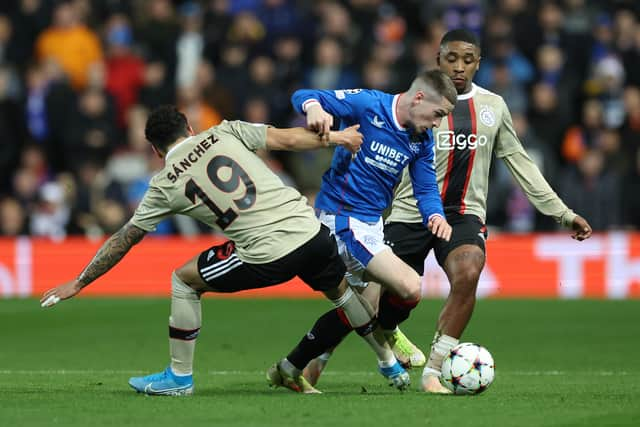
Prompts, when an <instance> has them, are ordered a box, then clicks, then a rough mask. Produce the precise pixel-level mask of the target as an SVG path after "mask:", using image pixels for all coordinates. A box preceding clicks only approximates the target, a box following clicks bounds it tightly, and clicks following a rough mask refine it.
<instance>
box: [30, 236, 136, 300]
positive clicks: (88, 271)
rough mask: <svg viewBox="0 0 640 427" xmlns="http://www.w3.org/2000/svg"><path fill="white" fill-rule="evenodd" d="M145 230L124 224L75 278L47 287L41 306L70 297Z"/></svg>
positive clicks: (99, 273)
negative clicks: (53, 286) (50, 287)
mask: <svg viewBox="0 0 640 427" xmlns="http://www.w3.org/2000/svg"><path fill="white" fill-rule="evenodd" d="M146 233H147V232H146V231H144V230H142V229H140V228H138V227H136V226H135V225H133V224H131V223H127V224H125V225H124V226H123V227H122V228H121V229H120V230H118V231H117V232H116V233H114V234H113V235H112V236H111V237H109V239H108V240H107V241H106V242H104V244H103V245H102V246H101V247H100V249H99V250H98V252H97V253H96V255H95V256H94V257H93V259H92V260H91V262H90V263H89V264H88V265H87V266H86V267H85V268H84V270H82V273H80V275H79V276H78V278H77V279H74V280H71V281H69V282H66V283H63V284H62V285H59V286H57V287H55V288H52V289H49V290H48V291H47V292H45V294H44V295H43V296H42V299H41V300H40V302H41V303H42V305H43V306H51V305H54V304H56V303H57V302H58V301H60V300H64V299H67V298H71V297H73V296H74V295H76V294H77V293H78V292H80V290H82V288H84V287H85V286H87V285H89V284H90V283H91V282H93V281H94V280H96V279H97V278H98V277H100V276H102V275H103V274H104V273H106V272H107V271H109V270H111V268H112V267H113V266H115V265H116V264H117V263H118V262H120V260H121V259H122V258H123V257H124V256H125V255H126V253H127V252H129V249H131V248H132V247H133V245H135V244H136V243H138V242H139V241H140V240H142V238H143V237H144V236H145V234H146Z"/></svg>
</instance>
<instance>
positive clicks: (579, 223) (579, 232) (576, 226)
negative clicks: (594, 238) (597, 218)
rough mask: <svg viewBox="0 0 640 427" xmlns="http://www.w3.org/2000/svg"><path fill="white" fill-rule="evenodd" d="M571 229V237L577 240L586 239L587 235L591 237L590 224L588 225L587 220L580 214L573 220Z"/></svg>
mask: <svg viewBox="0 0 640 427" xmlns="http://www.w3.org/2000/svg"><path fill="white" fill-rule="evenodd" d="M571 229H572V230H573V231H574V233H573V235H572V236H571V238H572V239H575V240H577V241H579V242H581V241H583V240H585V239H588V238H589V237H591V233H593V230H591V226H590V225H589V223H588V222H587V220H586V219H584V218H582V217H581V216H580V215H578V216H576V217H575V219H574V220H573V224H571Z"/></svg>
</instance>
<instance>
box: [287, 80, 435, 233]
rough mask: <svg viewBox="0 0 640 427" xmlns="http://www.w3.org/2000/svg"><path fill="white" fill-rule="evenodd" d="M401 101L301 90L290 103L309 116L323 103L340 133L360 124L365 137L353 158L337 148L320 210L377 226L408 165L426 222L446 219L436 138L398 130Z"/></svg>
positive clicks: (354, 92) (367, 93) (370, 93)
mask: <svg viewBox="0 0 640 427" xmlns="http://www.w3.org/2000/svg"><path fill="white" fill-rule="evenodd" d="M401 96H403V95H402V94H399V95H391V94H387V93H384V92H380V91H377V90H365V89H349V90H336V91H330V90H309V89H302V90H298V91H296V92H295V93H294V94H293V96H292V98H291V101H292V103H293V106H294V108H295V109H296V110H297V111H298V112H300V113H305V112H306V110H307V107H310V106H311V105H312V104H313V103H315V102H319V103H320V105H322V107H323V108H324V110H325V111H326V112H327V113H329V114H332V115H333V116H334V117H335V118H337V119H339V120H340V123H341V125H340V126H341V128H342V129H344V128H346V127H349V126H352V125H355V124H359V125H360V129H359V131H360V133H362V134H363V135H364V142H363V143H362V146H361V147H360V151H359V152H358V154H357V155H356V156H355V157H354V158H352V155H351V153H350V152H349V151H348V150H347V149H346V148H344V147H340V146H339V147H336V149H335V153H334V155H333V160H332V163H331V168H330V169H329V170H328V171H327V172H325V174H324V175H323V176H322V184H321V187H320V192H319V193H318V196H317V197H316V204H315V207H316V208H317V209H321V210H324V211H326V212H330V213H333V214H336V215H346V216H351V217H354V218H357V219H359V220H361V221H367V222H375V221H377V220H378V219H379V218H380V217H381V216H382V212H383V211H384V210H385V209H386V208H387V207H388V206H389V204H390V203H391V199H392V197H393V191H394V187H395V186H396V184H397V183H398V181H399V180H400V178H401V177H402V171H403V169H404V168H405V167H407V166H408V167H409V176H410V178H411V182H412V184H413V192H414V195H415V197H416V199H417V201H418V208H419V210H420V213H421V214H422V218H423V222H424V223H425V224H426V223H427V221H428V219H429V218H430V217H431V216H432V215H434V214H439V215H442V216H443V217H444V211H443V209H442V201H441V199H440V193H439V191H438V184H437V181H436V172H435V164H434V159H435V154H434V141H433V134H432V132H431V130H428V131H427V132H424V133H422V134H420V135H411V132H410V131H409V130H408V129H405V128H403V127H402V126H401V125H400V123H399V122H398V118H397V111H396V110H397V105H398V100H399V99H400V97H401Z"/></svg>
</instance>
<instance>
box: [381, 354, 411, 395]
mask: <svg viewBox="0 0 640 427" xmlns="http://www.w3.org/2000/svg"><path fill="white" fill-rule="evenodd" d="M378 370H379V371H380V373H381V374H382V376H384V377H385V378H386V379H387V380H388V381H389V385H390V386H394V387H395V388H397V389H398V390H406V389H407V388H409V386H410V385H411V378H410V377H409V373H408V372H407V371H406V370H405V369H404V368H403V367H402V365H401V364H400V362H398V361H397V360H396V363H395V364H394V365H393V366H389V367H388V368H383V367H381V366H378Z"/></svg>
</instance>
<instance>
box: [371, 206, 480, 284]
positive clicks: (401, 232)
mask: <svg viewBox="0 0 640 427" xmlns="http://www.w3.org/2000/svg"><path fill="white" fill-rule="evenodd" d="M447 221H448V222H449V224H450V225H451V228H452V232H451V240H449V241H448V242H445V241H444V240H442V239H439V238H437V237H435V236H434V235H433V234H431V232H430V231H429V230H428V229H427V228H426V227H425V226H424V225H423V224H422V223H418V224H416V223H404V222H391V223H388V224H385V226H384V240H385V243H386V244H387V245H389V246H390V247H391V249H392V250H393V253H394V254H396V255H397V256H398V257H399V258H400V259H402V260H403V261H404V262H406V263H407V264H409V265H410V266H411V267H412V268H413V269H414V270H416V271H417V272H418V274H420V275H422V274H423V273H424V259H425V258H426V257H427V255H428V254H429V251H430V250H431V249H433V251H434V253H435V255H436V259H437V260H438V264H440V265H441V266H444V261H445V260H446V259H447V256H448V255H449V252H451V251H452V250H454V249H455V248H457V247H458V246H462V245H476V246H478V247H480V249H482V252H485V251H486V249H485V244H484V242H485V240H486V239H487V227H486V226H485V225H484V224H483V223H482V222H481V221H480V219H479V218H478V217H477V216H475V215H457V216H452V217H449V218H447Z"/></svg>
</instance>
